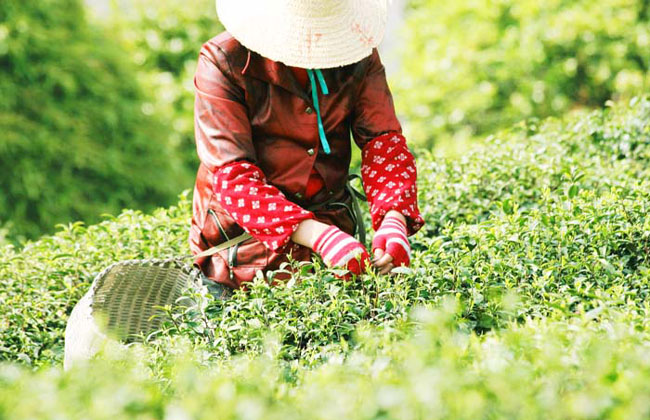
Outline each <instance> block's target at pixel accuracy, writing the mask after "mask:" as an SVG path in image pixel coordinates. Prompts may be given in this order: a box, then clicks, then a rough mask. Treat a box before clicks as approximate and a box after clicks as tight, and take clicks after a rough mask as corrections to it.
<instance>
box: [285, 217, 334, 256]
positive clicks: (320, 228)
mask: <svg viewBox="0 0 650 420" xmlns="http://www.w3.org/2000/svg"><path fill="white" fill-rule="evenodd" d="M328 227H329V225H327V224H325V223H322V222H319V221H317V220H314V219H307V220H303V221H302V222H300V224H299V225H298V229H296V230H295V232H293V234H292V235H291V240H292V241H293V242H295V243H297V244H299V245H302V246H306V247H308V248H311V249H314V243H315V242H316V239H318V238H319V237H320V236H321V235H322V234H323V232H325V231H326V230H327V228H328Z"/></svg>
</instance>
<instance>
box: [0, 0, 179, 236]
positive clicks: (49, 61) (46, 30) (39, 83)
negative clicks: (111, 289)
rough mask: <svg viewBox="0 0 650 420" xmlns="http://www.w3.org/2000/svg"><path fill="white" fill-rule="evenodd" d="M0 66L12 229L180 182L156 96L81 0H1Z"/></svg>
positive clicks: (145, 200) (0, 119)
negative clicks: (95, 23)
mask: <svg viewBox="0 0 650 420" xmlns="http://www.w3.org/2000/svg"><path fill="white" fill-rule="evenodd" d="M0 72H1V77H0V133H2V134H1V135H0V136H1V140H0V167H2V169H3V170H2V171H1V172H0V184H1V185H2V194H1V195H0V225H6V224H9V228H10V229H11V231H13V232H14V234H13V236H14V238H15V237H21V236H25V237H28V238H34V237H36V236H38V235H39V234H40V233H41V232H43V231H51V230H52V229H53V227H54V224H55V223H59V222H67V221H70V220H79V219H82V220H86V221H89V222H92V221H96V220H98V219H99V215H100V214H101V213H105V212H113V213H116V212H119V211H120V210H121V209H122V208H124V207H137V208H142V209H147V210H149V209H152V208H154V207H156V206H165V205H168V204H170V202H171V201H172V200H173V199H174V197H175V196H176V195H177V194H178V191H179V190H180V189H181V188H183V187H186V186H187V183H186V182H184V181H187V179H188V177H185V178H184V177H183V176H182V172H181V170H182V165H181V163H180V162H179V159H177V158H176V157H175V156H174V154H173V153H172V152H173V149H172V148H171V147H170V144H169V141H168V139H167V132H168V131H169V126H168V125H167V124H166V122H165V121H164V120H163V119H162V118H160V117H159V116H158V115H155V114H154V113H153V112H152V110H151V109H150V106H149V107H148V106H147V104H149V103H151V102H152V101H154V100H155V97H154V96H152V95H151V92H150V91H149V89H148V88H147V86H146V84H145V83H143V82H142V81H141V80H140V78H139V77H138V73H137V68H136V67H135V66H134V65H133V64H132V63H131V62H130V60H129V59H128V58H127V56H126V55H125V53H124V51H123V50H122V49H121V48H120V46H119V44H117V43H116V42H114V41H113V40H111V39H109V37H108V35H107V33H106V32H104V31H102V30H99V29H98V28H96V27H94V26H91V25H89V24H88V23H87V19H86V14H85V10H84V8H83V6H82V4H81V2H80V1H78V0H57V1H53V0H46V1H39V2H24V1H18V0H7V1H3V2H2V4H0Z"/></svg>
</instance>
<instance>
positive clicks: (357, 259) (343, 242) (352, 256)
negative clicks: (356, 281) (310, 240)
mask: <svg viewBox="0 0 650 420" xmlns="http://www.w3.org/2000/svg"><path fill="white" fill-rule="evenodd" d="M313 250H314V251H316V252H317V253H318V254H319V255H320V256H321V257H322V258H323V261H324V262H325V264H327V266H328V267H332V268H344V269H347V270H348V271H350V273H351V274H354V275H357V276H358V275H360V274H361V273H362V272H364V271H366V270H367V269H368V268H369V267H370V255H368V251H367V250H366V248H365V247H364V246H363V245H362V244H361V243H360V242H359V241H357V240H356V239H354V238H353V237H352V236H350V235H348V234H347V233H345V232H343V231H342V230H341V229H339V228H337V227H336V226H330V227H328V228H327V229H326V230H325V231H324V232H323V233H322V234H321V235H320V236H319V237H318V238H317V239H316V241H315V242H314V247H313ZM344 278H345V279H349V277H348V276H344Z"/></svg>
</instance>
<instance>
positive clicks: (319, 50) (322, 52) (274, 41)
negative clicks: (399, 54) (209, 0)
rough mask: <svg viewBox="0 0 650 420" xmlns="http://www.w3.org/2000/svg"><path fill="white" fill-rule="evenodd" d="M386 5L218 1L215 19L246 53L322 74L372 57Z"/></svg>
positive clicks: (329, 0)
mask: <svg viewBox="0 0 650 420" xmlns="http://www.w3.org/2000/svg"><path fill="white" fill-rule="evenodd" d="M387 2H388V0H217V13H218V15H219V19H220V20H221V23H222V24H223V26H224V27H225V28H226V30H227V31H228V32H230V34H231V35H232V36H233V37H235V39H237V41H239V42H240V43H241V44H242V45H244V46H245V47H246V48H248V49H250V50H252V51H255V52H256V53H258V54H260V55H262V56H263V57H266V58H268V59H271V60H273V61H279V62H281V63H284V64H286V65H288V66H294V67H302V68H307V69H326V68H332V67H340V66H345V65H348V64H352V63H356V62H358V61H360V60H362V59H363V58H365V57H367V56H369V55H370V54H371V53H372V49H373V48H375V47H377V46H378V45H379V43H380V42H381V40H382V38H383V36H384V31H385V28H386V19H387V13H388V11H387V7H388V6H387Z"/></svg>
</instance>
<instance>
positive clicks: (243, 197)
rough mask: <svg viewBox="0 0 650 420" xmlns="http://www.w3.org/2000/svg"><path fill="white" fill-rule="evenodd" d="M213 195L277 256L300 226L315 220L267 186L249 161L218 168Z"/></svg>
mask: <svg viewBox="0 0 650 420" xmlns="http://www.w3.org/2000/svg"><path fill="white" fill-rule="evenodd" d="M214 193H215V195H216V199H217V201H218V202H219V204H221V207H222V208H223V209H224V210H225V211H226V212H228V214H230V216H231V217H232V218H233V219H234V220H235V222H237V224H239V225H240V226H241V227H242V228H243V229H244V230H245V231H246V232H248V233H250V234H251V236H253V237H254V238H255V239H257V240H259V241H260V242H262V243H263V244H264V245H265V246H266V247H267V248H269V249H271V250H272V251H274V252H278V251H281V250H282V248H284V246H286V245H287V243H288V242H289V240H290V239H291V234H293V232H295V230H296V229H297V228H298V225H299V224H300V222H302V221H303V220H306V219H313V218H314V214H313V213H311V212H309V211H307V210H305V209H303V208H302V207H300V206H298V205H297V204H295V203H293V202H291V201H289V200H288V199H287V198H286V196H285V195H284V194H283V193H282V192H281V191H280V190H279V189H278V188H276V187H274V186H273V185H271V184H268V183H267V182H266V178H265V176H264V173H263V172H262V170H261V169H260V168H259V167H258V166H256V165H254V164H252V163H249V162H246V161H236V162H232V163H230V164H227V165H225V166H222V167H221V168H219V169H218V170H217V171H216V173H215V178H214Z"/></svg>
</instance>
